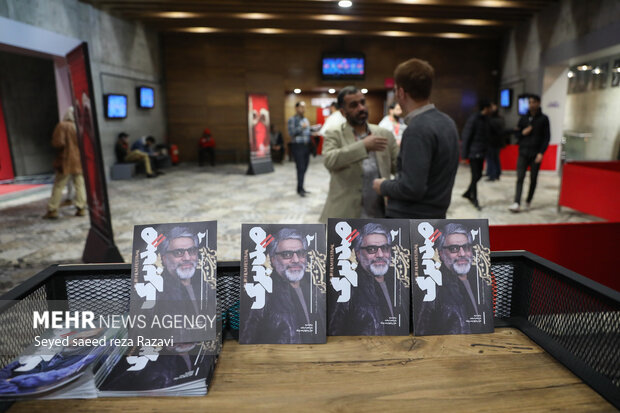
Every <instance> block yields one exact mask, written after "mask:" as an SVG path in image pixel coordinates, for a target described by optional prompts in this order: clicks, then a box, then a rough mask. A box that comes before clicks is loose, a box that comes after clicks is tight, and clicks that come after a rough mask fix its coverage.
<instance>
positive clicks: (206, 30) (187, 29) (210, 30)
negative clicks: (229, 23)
mask: <svg viewBox="0 0 620 413" xmlns="http://www.w3.org/2000/svg"><path fill="white" fill-rule="evenodd" d="M178 30H179V31H182V32H188V33H217V32H219V31H220V29H217V28H215V27H185V28H181V29H178Z"/></svg>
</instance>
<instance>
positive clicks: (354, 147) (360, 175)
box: [320, 86, 398, 222]
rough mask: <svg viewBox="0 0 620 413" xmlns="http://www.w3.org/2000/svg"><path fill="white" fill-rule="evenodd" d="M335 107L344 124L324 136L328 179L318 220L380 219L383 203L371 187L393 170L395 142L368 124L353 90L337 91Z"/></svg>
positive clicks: (363, 105) (362, 101) (362, 102)
mask: <svg viewBox="0 0 620 413" xmlns="http://www.w3.org/2000/svg"><path fill="white" fill-rule="evenodd" d="M338 106H339V107H340V111H341V112H342V114H343V115H344V117H345V118H346V120H347V121H346V122H345V123H343V124H341V125H340V126H339V127H337V128H334V129H329V130H328V131H327V132H326V134H325V142H324V143H323V163H324V165H325V167H326V168H327V169H328V170H329V173H330V176H331V178H330V182H329V191H328V193H327V200H326V201H325V206H324V207H323V212H322V213H321V217H320V221H321V222H327V219H328V218H383V217H384V216H385V201H384V199H383V197H382V196H381V195H378V194H377V193H376V192H375V191H374V190H373V188H372V184H373V180H374V179H375V178H380V177H383V178H389V177H390V174H391V173H393V172H395V171H396V159H397V157H398V145H397V144H396V140H395V139H394V136H393V135H392V133H391V132H390V131H388V130H386V129H383V128H380V127H379V126H377V125H373V124H370V123H368V108H367V106H366V98H365V96H364V94H363V93H362V92H361V91H359V90H358V89H357V88H356V87H354V86H347V87H345V88H343V89H342V90H341V91H340V93H339V94H338Z"/></svg>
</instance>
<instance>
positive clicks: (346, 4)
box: [338, 0, 353, 8]
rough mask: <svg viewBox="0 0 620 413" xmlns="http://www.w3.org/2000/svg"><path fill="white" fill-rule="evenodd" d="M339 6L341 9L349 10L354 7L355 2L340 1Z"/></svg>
mask: <svg viewBox="0 0 620 413" xmlns="http://www.w3.org/2000/svg"><path fill="white" fill-rule="evenodd" d="M338 5H339V6H340V7H343V8H347V7H351V6H353V2H352V1H351V0H340V1H339V2H338Z"/></svg>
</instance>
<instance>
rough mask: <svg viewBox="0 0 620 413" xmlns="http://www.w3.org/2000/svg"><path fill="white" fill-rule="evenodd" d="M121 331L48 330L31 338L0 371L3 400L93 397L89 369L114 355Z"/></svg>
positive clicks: (92, 376)
mask: <svg viewBox="0 0 620 413" xmlns="http://www.w3.org/2000/svg"><path fill="white" fill-rule="evenodd" d="M123 334H126V331H125V332H124V331H123V329H114V328H110V329H102V328H95V329H82V330H79V329H78V330H69V329H50V330H47V331H46V332H44V333H43V334H41V335H40V336H36V337H35V342H33V343H32V344H31V345H30V346H29V347H28V348H27V349H26V350H25V351H24V352H23V353H22V354H21V355H20V356H19V357H17V358H16V359H14V360H13V361H12V362H10V363H9V364H8V365H6V366H5V367H4V368H3V369H2V370H0V397H2V398H5V399H29V398H38V399H72V398H82V399H87V398H95V397H97V388H96V386H95V380H94V375H93V368H94V367H95V366H97V365H98V364H99V362H100V361H101V360H102V359H103V358H104V357H105V355H106V354H110V353H112V354H113V353H114V349H112V348H111V347H110V343H113V342H114V341H115V340H114V339H116V338H118V337H119V336H121V335H123Z"/></svg>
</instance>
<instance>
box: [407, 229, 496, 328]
mask: <svg viewBox="0 0 620 413" xmlns="http://www.w3.org/2000/svg"><path fill="white" fill-rule="evenodd" d="M411 240H412V244H413V245H412V250H413V264H412V265H413V275H412V280H413V294H412V295H413V297H412V300H413V333H414V335H416V336H423V335H435V334H471V333H492V332H493V287H492V283H493V280H492V274H491V251H490V245H489V223H488V221H487V220H486V219H463V220H458V219H428V220H412V221H411Z"/></svg>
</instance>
